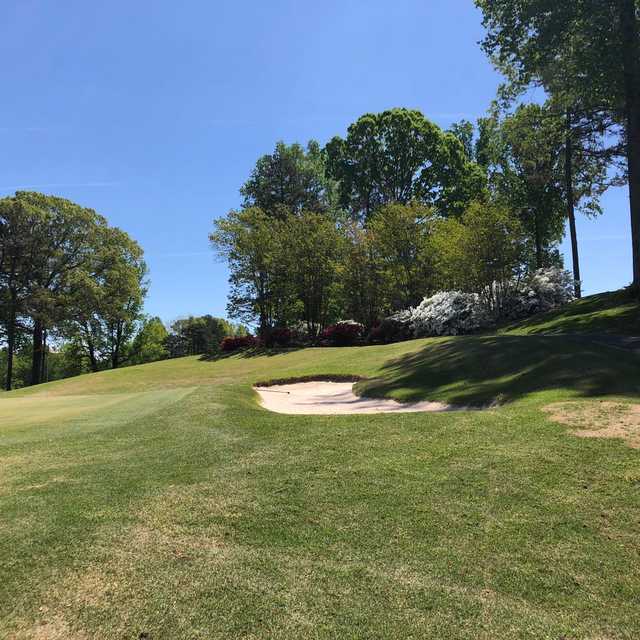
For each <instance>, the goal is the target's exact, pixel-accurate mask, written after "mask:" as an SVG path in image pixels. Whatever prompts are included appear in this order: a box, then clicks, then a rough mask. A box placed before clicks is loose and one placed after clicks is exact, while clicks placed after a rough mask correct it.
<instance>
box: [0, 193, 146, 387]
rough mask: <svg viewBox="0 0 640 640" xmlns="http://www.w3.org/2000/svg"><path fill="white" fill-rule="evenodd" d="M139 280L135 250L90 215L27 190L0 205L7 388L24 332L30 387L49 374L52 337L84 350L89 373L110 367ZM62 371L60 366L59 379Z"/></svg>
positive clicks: (130, 321) (140, 292) (129, 328)
mask: <svg viewBox="0 0 640 640" xmlns="http://www.w3.org/2000/svg"><path fill="white" fill-rule="evenodd" d="M145 274H146V266H145V264H144V261H143V259H142V250H141V249H140V247H139V246H138V245H137V244H136V243H135V242H134V241H133V240H131V238H129V236H128V235H127V234H125V233H124V232H122V231H120V230H119V229H114V228H110V227H109V226H108V225H107V222H106V220H105V219H104V218H103V217H102V216H99V215H98V214H97V213H96V212H95V211H93V210H91V209H86V208H84V207H81V206H79V205H77V204H75V203H73V202H70V201H69V200H65V199H63V198H58V197H55V196H47V195H43V194H40V193H33V192H17V193H16V194H15V196H13V197H9V198H4V199H2V200H0V299H1V300H2V305H1V308H2V313H1V318H0V319H1V320H2V322H3V327H4V334H5V336H6V342H7V361H6V371H7V373H6V376H5V378H6V381H5V382H6V386H8V387H10V386H11V382H12V377H13V373H14V372H13V371H12V367H13V353H14V352H15V351H16V349H17V348H18V347H19V339H20V338H24V336H25V335H26V334H30V336H31V341H32V345H31V372H30V375H29V383H30V384H37V383H39V382H41V381H42V380H43V379H46V378H47V377H48V376H49V374H50V371H49V369H47V367H48V363H47V358H48V356H50V355H51V354H50V353H48V347H47V340H48V339H50V338H51V336H52V334H54V336H55V338H56V340H58V341H59V340H60V339H63V340H64V339H69V340H71V341H72V342H73V343H74V345H76V346H80V345H82V346H84V347H85V352H86V353H87V356H88V358H89V361H90V363H91V368H92V370H97V369H98V368H100V367H101V366H103V364H104V361H105V360H107V359H108V360H109V365H110V366H113V367H117V366H118V365H119V364H120V363H121V362H122V361H123V359H125V351H126V348H127V343H128V341H129V340H130V338H131V337H132V335H133V333H134V331H135V328H136V321H137V319H138V317H139V314H140V310H141V306H142V301H143V298H144V295H145V285H144V279H145ZM49 359H51V358H49ZM80 368H81V367H80ZM68 369H69V367H67V366H66V365H64V366H61V368H60V372H61V373H60V375H65V374H64V371H66V370H68Z"/></svg>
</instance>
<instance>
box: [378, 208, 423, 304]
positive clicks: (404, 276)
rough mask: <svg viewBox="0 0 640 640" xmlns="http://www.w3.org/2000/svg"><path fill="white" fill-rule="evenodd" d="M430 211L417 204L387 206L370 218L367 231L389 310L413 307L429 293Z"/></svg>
mask: <svg viewBox="0 0 640 640" xmlns="http://www.w3.org/2000/svg"><path fill="white" fill-rule="evenodd" d="M432 218H433V212H432V210H431V209H430V208H429V207H426V206H425V205H421V204H418V203H411V204H408V205H401V204H389V205H385V206H384V207H382V208H380V209H379V210H378V211H377V212H376V213H375V214H374V215H373V217H372V218H371V220H370V222H369V225H368V231H369V233H370V235H371V243H372V245H373V250H374V254H375V259H376V261H377V263H378V264H379V266H380V269H381V271H382V273H383V277H384V283H385V285H384V290H385V302H386V306H387V308H388V309H389V310H390V311H398V310H400V309H408V308H409V307H412V306H414V305H416V304H418V302H420V300H422V298H424V296H425V295H426V294H427V293H428V292H429V291H430V290H431V288H432V286H433V277H432V276H433V269H432V265H431V254H430V247H429V237H430V227H431V220H432Z"/></svg>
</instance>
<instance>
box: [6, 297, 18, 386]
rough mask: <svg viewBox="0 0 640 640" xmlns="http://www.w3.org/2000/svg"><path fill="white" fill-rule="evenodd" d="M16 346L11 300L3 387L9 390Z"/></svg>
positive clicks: (14, 309) (14, 310)
mask: <svg viewBox="0 0 640 640" xmlns="http://www.w3.org/2000/svg"><path fill="white" fill-rule="evenodd" d="M15 348H16V305H15V301H14V300H12V301H11V309H10V311H9V319H8V324H7V378H6V380H5V389H6V390H7V391H11V388H12V382H13V352H14V351H15Z"/></svg>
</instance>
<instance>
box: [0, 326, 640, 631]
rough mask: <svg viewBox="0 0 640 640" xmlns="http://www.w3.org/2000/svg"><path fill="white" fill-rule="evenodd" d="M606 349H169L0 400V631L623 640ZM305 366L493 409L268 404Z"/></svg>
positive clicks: (633, 558) (480, 341)
mask: <svg viewBox="0 0 640 640" xmlns="http://www.w3.org/2000/svg"><path fill="white" fill-rule="evenodd" d="M635 371H637V366H636V361H635V360H633V357H632V356H631V355H628V356H627V354H624V353H620V352H617V351H615V350H611V349H609V348H607V347H605V346H599V345H589V346H585V345H584V344H582V343H579V342H571V341H565V340H562V339H555V338H541V337H537V338H529V337H526V336H524V337H519V336H505V337H498V338H495V337H494V338H491V337H487V336H480V337H469V338H461V339H459V338H457V339H437V340H416V341H410V342H406V343H400V344H397V345H389V346H380V347H363V348H344V349H305V350H300V351H292V352H290V353H285V354H278V355H261V356H254V357H243V356H233V357H230V358H224V359H221V360H218V361H212V362H207V361H203V360H199V359H197V358H184V359H180V360H174V361H167V362H160V363H154V364H150V365H144V366H141V367H132V368H127V369H122V370H119V371H113V372H105V373H101V374H97V375H87V376H80V377H78V378H74V379H70V380H66V381H61V382H56V383H51V384H48V385H43V386H41V387H37V388H32V389H27V390H21V391H19V392H15V393H11V394H5V395H3V396H2V397H1V398H0V637H8V638H65V639H67V638H69V639H71V640H74V639H80V638H82V639H85V640H86V639H87V638H92V639H93V638H97V639H101V638H140V637H145V635H141V634H146V637H148V638H153V639H156V638H172V639H173V638H400V637H402V638H411V637H413V638H452V639H457V638H465V639H472V638H473V639H476V638H532V639H533V638H536V639H539V638H549V639H551V638H553V639H554V640H557V639H558V638H562V637H566V638H572V639H574V638H591V639H593V638H599V637H600V638H633V637H635V636H636V635H637V630H638V629H639V628H640V613H639V611H640V608H639V607H638V601H639V599H640V565H639V563H638V562H637V539H638V535H639V534H640V531H639V525H638V518H637V497H638V495H637V494H638V487H639V486H640V473H639V472H638V469H639V466H638V450H634V449H631V448H630V447H628V446H627V445H626V444H625V442H623V441H621V440H614V439H583V438H578V437H575V436H573V435H571V433H570V430H569V429H568V428H567V427H566V426H562V425H560V424H556V423H554V422H552V421H551V420H550V418H549V415H548V413H547V412H546V411H543V408H544V407H545V406H546V405H547V404H549V403H550V402H555V401H557V400H563V399H567V398H574V399H581V398H584V399H587V401H590V399H592V398H593V399H597V398H599V397H605V396H606V397H610V396H616V397H618V398H620V399H621V400H622V401H629V400H632V401H637V399H638V397H639V396H640V390H639V389H638V386H637V385H638V383H637V382H636V379H637V376H634V372H635ZM313 374H350V375H358V376H363V377H366V378H368V379H369V380H368V381H367V382H365V383H364V386H365V390H367V389H370V390H371V391H372V392H373V391H375V392H376V393H386V394H390V395H392V396H394V397H398V398H401V399H417V398H435V399H443V400H446V401H455V402H462V403H466V402H469V403H471V402H472V401H473V402H474V403H475V402H477V403H481V404H485V403H488V402H490V401H491V399H495V398H496V397H497V396H499V399H500V400H501V401H502V402H503V403H504V404H503V406H501V407H499V408H492V409H489V410H484V411H461V412H452V413H440V414H393V415H390V414H386V415H365V416H286V415H281V414H271V413H269V412H266V411H264V410H263V409H261V408H260V407H259V406H258V404H257V399H256V395H255V393H254V392H253V390H252V389H251V385H252V383H254V382H256V381H258V380H266V379H271V378H287V377H295V376H302V375H313Z"/></svg>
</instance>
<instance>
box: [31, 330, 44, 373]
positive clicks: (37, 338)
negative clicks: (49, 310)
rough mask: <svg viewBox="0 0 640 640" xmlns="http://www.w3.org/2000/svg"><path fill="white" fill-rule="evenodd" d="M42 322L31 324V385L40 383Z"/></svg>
mask: <svg viewBox="0 0 640 640" xmlns="http://www.w3.org/2000/svg"><path fill="white" fill-rule="evenodd" d="M43 331H44V328H43V326H42V320H34V322H33V355H32V358H31V384H32V385H33V384H40V382H42V377H41V376H42V333H43Z"/></svg>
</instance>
